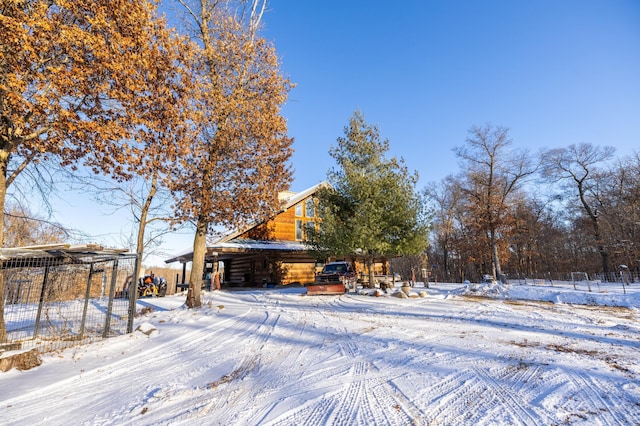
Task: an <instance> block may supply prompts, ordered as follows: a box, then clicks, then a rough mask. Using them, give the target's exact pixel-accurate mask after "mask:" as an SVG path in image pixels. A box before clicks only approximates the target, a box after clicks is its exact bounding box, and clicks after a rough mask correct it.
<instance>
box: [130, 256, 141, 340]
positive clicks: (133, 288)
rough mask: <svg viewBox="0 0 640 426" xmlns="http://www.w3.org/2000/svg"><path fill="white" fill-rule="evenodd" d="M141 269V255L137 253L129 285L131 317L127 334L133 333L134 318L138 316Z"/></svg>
mask: <svg viewBox="0 0 640 426" xmlns="http://www.w3.org/2000/svg"><path fill="white" fill-rule="evenodd" d="M139 269H140V253H136V261H135V265H134V267H133V276H132V277H131V282H130V283H129V316H128V317H127V333H133V317H134V316H135V315H136V299H137V297H138V274H139V272H140V271H139Z"/></svg>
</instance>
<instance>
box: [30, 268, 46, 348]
mask: <svg viewBox="0 0 640 426" xmlns="http://www.w3.org/2000/svg"><path fill="white" fill-rule="evenodd" d="M48 277H49V265H47V266H45V268H44V278H43V279H42V289H41V290H40V300H39V301H38V313H37V314H36V323H35V325H34V326H33V338H34V339H35V338H36V337H38V329H39V328H40V317H41V315H42V305H43V304H44V294H45V290H46V288H47V278H48Z"/></svg>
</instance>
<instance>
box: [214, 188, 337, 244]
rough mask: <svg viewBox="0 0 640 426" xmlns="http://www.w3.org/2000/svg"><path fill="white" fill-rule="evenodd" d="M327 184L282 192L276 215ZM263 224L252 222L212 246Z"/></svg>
mask: <svg viewBox="0 0 640 426" xmlns="http://www.w3.org/2000/svg"><path fill="white" fill-rule="evenodd" d="M328 186H329V184H328V183H327V182H320V183H319V184H317V185H314V186H312V187H311V188H308V189H305V190H304V191H302V192H297V193H296V192H289V191H286V192H283V193H281V194H283V195H285V197H284V198H283V201H284V205H283V206H282V208H281V209H280V210H279V211H278V213H276V215H278V214H280V213H282V212H283V211H285V210H287V209H288V208H290V207H293V206H295V205H296V204H298V203H299V202H300V201H302V200H304V199H305V198H307V197H309V196H311V195H313V194H315V193H316V192H318V190H319V189H321V188H326V187H328ZM263 223H264V221H263V222H252V223H250V224H248V225H247V226H245V227H243V228H238V229H236V230H233V231H231V232H229V233H228V234H225V235H223V236H222V237H220V238H218V239H217V240H215V241H214V242H213V243H212V244H220V243H227V242H229V241H231V240H233V239H234V238H237V237H239V236H240V235H242V234H244V233H245V232H247V231H251V230H252V229H254V228H255V227H256V226H258V225H261V224H263Z"/></svg>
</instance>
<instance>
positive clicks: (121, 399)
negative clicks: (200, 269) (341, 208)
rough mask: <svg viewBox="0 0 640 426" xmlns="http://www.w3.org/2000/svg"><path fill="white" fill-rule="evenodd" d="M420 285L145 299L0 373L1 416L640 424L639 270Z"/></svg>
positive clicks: (39, 420)
mask: <svg viewBox="0 0 640 426" xmlns="http://www.w3.org/2000/svg"><path fill="white" fill-rule="evenodd" d="M419 290H422V289H421V288H414V290H413V291H414V292H415V293H418V291H419ZM426 290H427V293H428V296H427V297H424V298H408V299H401V298H396V297H391V296H387V295H385V296H382V297H371V296H366V295H361V294H347V295H342V296H306V295H305V294H304V293H305V290H304V289H302V288H289V289H274V290H251V291H233V292H232V291H222V292H214V293H207V294H206V295H205V296H204V303H205V305H206V306H205V307H204V308H203V309H199V310H187V309H185V308H183V306H182V304H183V302H184V297H183V296H182V297H181V296H173V297H166V298H159V299H145V300H142V301H140V302H139V308H140V309H142V308H143V307H145V306H152V307H153V311H152V312H150V313H147V314H145V315H143V316H140V317H138V318H137V319H136V326H137V327H138V328H139V330H138V331H136V332H135V333H133V334H131V335H124V336H120V337H116V338H112V339H108V340H103V341H100V342H96V343H93V344H91V345H86V346H81V347H76V348H71V349H68V350H65V351H62V352H59V353H52V354H47V355H45V356H44V357H43V364H42V365H41V366H40V367H37V368H35V369H32V370H29V371H17V370H11V371H9V372H6V373H0V424H3V425H13V424H19V425H33V424H47V425H62V424H65V425H67V424H90V425H102V424H105V425H106V424H109V425H110V424H118V425H122V424H135V425H145V424H189V425H191V424H211V425H218V424H219V425H356V424H358V425H411V424H415V425H453V424H464V425H466V424H468V425H496V424H497V425H564V424H583V425H638V424H640V324H639V323H638V317H639V310H638V309H639V307H640V284H632V285H630V286H628V287H626V288H625V289H624V290H625V291H626V294H624V293H623V288H622V286H621V285H620V284H617V285H615V286H604V285H603V286H598V285H594V286H593V288H592V290H593V291H592V292H585V291H581V289H579V290H578V291H575V290H573V287H572V286H557V285H555V286H553V287H551V286H548V285H546V286H527V285H514V286H507V287H506V288H500V287H495V286H488V287H480V286H474V285H471V286H467V287H465V286H462V285H460V284H457V285H454V284H438V285H435V286H434V285H433V284H432V285H431V288H429V289H426ZM478 296H480V297H478Z"/></svg>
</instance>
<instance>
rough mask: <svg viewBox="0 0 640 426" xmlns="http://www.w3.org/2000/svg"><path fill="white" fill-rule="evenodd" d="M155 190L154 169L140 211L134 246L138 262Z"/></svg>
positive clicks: (156, 175)
mask: <svg viewBox="0 0 640 426" xmlns="http://www.w3.org/2000/svg"><path fill="white" fill-rule="evenodd" d="M157 190H158V174H157V172H156V171H154V172H153V174H152V176H151V188H150V189H149V194H147V198H146V199H145V201H144V205H143V206H142V209H141V211H140V223H139V224H138V241H137V247H136V253H138V255H139V256H140V262H142V254H143V253H144V232H145V228H146V227H147V217H148V216H149V209H150V208H151V202H152V201H153V197H154V196H155V195H156V192H157ZM139 271H142V268H139ZM138 278H140V277H138Z"/></svg>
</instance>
